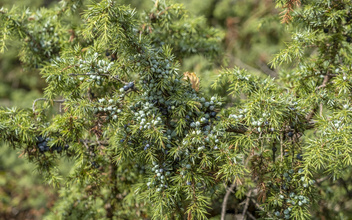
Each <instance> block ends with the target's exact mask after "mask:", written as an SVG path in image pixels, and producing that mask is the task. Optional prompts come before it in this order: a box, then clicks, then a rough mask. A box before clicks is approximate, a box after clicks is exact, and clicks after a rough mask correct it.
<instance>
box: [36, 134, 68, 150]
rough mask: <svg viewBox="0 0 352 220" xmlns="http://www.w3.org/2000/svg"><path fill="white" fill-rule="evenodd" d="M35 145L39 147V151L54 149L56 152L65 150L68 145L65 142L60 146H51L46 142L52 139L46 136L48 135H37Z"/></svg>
mask: <svg viewBox="0 0 352 220" xmlns="http://www.w3.org/2000/svg"><path fill="white" fill-rule="evenodd" d="M36 138H37V147H38V148H39V151H40V152H41V153H44V152H48V151H51V152H53V151H56V152H57V153H61V152H62V151H63V150H67V149H68V148H69V145H68V144H65V145H64V146H60V145H57V144H55V145H53V146H52V147H50V146H49V145H48V142H49V141H52V139H51V138H48V137H43V136H41V135H40V136H37V137H36Z"/></svg>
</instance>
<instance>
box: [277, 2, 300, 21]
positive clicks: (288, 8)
mask: <svg viewBox="0 0 352 220" xmlns="http://www.w3.org/2000/svg"><path fill="white" fill-rule="evenodd" d="M300 4H301V1H300V0H288V1H287V2H286V4H285V6H284V7H283V8H284V9H285V10H284V11H283V12H281V13H280V14H282V16H281V23H285V24H288V23H289V22H290V21H291V20H292V16H291V12H292V11H293V8H294V7H295V6H296V7H298V6H300Z"/></svg>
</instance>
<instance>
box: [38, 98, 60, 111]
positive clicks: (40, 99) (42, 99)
mask: <svg viewBox="0 0 352 220" xmlns="http://www.w3.org/2000/svg"><path fill="white" fill-rule="evenodd" d="M38 101H48V99H46V98H39V99H36V100H34V102H33V105H32V110H33V112H35V104H36V102H38ZM52 101H53V102H56V103H64V102H65V101H66V99H62V100H52Z"/></svg>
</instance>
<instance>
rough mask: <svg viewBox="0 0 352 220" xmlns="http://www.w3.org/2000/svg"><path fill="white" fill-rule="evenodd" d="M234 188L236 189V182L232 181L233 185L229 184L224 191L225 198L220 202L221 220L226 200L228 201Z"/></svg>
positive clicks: (224, 212)
mask: <svg viewBox="0 0 352 220" xmlns="http://www.w3.org/2000/svg"><path fill="white" fill-rule="evenodd" d="M235 187H236V180H234V181H233V183H232V184H231V186H230V187H229V188H227V189H226V194H225V197H224V201H223V202H222V209H221V220H225V215H226V207H227V200H228V199H229V196H230V194H231V191H233V189H234V188H235Z"/></svg>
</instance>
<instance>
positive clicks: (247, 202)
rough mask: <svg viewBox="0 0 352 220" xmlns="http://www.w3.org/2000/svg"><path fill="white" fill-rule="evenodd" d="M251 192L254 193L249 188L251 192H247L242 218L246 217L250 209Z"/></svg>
mask: <svg viewBox="0 0 352 220" xmlns="http://www.w3.org/2000/svg"><path fill="white" fill-rule="evenodd" d="M251 194H252V190H249V192H248V193H247V199H246V203H245V205H244V208H243V212H242V220H244V219H245V216H246V212H247V210H248V205H249V200H250V197H251Z"/></svg>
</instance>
